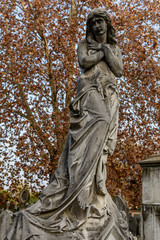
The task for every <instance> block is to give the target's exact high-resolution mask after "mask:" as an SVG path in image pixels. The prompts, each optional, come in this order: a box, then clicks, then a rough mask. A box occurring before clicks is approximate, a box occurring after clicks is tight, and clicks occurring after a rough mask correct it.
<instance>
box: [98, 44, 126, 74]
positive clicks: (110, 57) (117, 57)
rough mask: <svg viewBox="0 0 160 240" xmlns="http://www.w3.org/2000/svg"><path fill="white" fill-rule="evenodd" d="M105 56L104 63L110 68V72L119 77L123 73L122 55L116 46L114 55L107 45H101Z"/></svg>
mask: <svg viewBox="0 0 160 240" xmlns="http://www.w3.org/2000/svg"><path fill="white" fill-rule="evenodd" d="M102 49H103V52H104V55H105V61H106V63H107V64H108V66H109V67H110V69H111V71H112V72H113V73H114V75H115V76H116V77H121V76H122V73H123V63H122V54H121V51H120V49H119V47H118V46H116V49H115V50H116V51H115V53H114V52H113V51H112V48H111V47H110V45H109V44H104V45H102Z"/></svg>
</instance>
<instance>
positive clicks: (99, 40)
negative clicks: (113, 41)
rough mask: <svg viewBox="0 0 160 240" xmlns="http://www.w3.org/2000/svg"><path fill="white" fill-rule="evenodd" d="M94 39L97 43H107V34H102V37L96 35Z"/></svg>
mask: <svg viewBox="0 0 160 240" xmlns="http://www.w3.org/2000/svg"><path fill="white" fill-rule="evenodd" d="M95 39H96V41H97V42H98V43H106V42H107V34H106V33H104V34H103V35H96V36H95Z"/></svg>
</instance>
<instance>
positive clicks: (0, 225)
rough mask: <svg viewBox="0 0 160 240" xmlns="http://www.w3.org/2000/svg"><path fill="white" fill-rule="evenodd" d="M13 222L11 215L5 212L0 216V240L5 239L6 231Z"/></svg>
mask: <svg viewBox="0 0 160 240" xmlns="http://www.w3.org/2000/svg"><path fill="white" fill-rule="evenodd" d="M12 222H13V213H12V212H11V211H9V210H5V211H3V212H2V213H1V214H0V239H1V240H3V239H5V236H6V234H7V232H8V230H9V229H10V227H11V224H12Z"/></svg>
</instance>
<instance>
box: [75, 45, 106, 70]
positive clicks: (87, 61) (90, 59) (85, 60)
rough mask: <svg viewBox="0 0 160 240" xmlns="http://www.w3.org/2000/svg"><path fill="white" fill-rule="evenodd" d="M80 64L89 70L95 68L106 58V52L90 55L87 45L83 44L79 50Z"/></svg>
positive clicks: (79, 46)
mask: <svg viewBox="0 0 160 240" xmlns="http://www.w3.org/2000/svg"><path fill="white" fill-rule="evenodd" d="M77 54H78V62H79V65H80V67H81V68H83V69H88V68H91V67H93V66H95V65H96V64H97V63H98V62H100V61H101V60H102V58H103V57H104V52H103V51H102V50H100V51H97V52H95V53H93V54H92V55H88V49H87V43H85V42H81V43H80V44H79V45H78V49H77Z"/></svg>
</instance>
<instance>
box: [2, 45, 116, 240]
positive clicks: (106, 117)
mask: <svg viewBox="0 0 160 240" xmlns="http://www.w3.org/2000/svg"><path fill="white" fill-rule="evenodd" d="M111 48H112V51H113V53H114V54H115V55H116V56H118V53H119V50H118V49H119V48H118V46H117V45H114V46H111ZM83 51H84V52H86V54H88V56H89V55H92V54H94V53H95V52H96V50H89V51H88V50H87V43H86V42H85V41H83V42H81V43H80V44H79V47H78V56H79V55H80V54H81V52H83ZM118 105H119V98H118V87H117V83H116V79H115V76H114V74H113V73H112V71H111V70H110V68H109V66H108V65H107V63H106V61H105V57H104V58H103V59H102V60H101V61H100V62H99V63H97V64H96V65H95V66H93V67H91V68H89V69H81V74H80V77H79V80H78V87H77V95H76V97H75V98H74V100H73V101H72V102H71V104H70V129H69V133H68V137H67V140H66V143H65V146H64V149H63V152H62V154H61V157H60V159H59V163H58V168H57V170H56V171H55V173H54V175H53V177H52V181H51V183H50V184H49V185H48V186H47V187H46V188H45V189H44V190H43V192H42V194H41V197H40V199H39V200H38V202H37V203H35V204H33V205H32V206H31V207H29V208H27V209H26V210H24V211H20V212H18V213H17V214H16V215H15V217H14V222H13V225H12V228H11V229H10V231H9V233H8V235H7V238H6V239H7V240H22V239H23V240H29V239H36V240H37V239H39V240H40V239H43V240H45V239H46V240H50V239H60V238H58V237H57V238H56V236H58V235H56V234H59V233H62V234H63V232H65V231H71V230H72V231H73V230H74V229H78V228H79V227H80V226H82V225H83V224H84V223H85V222H86V221H87V220H88V219H90V218H98V219H100V218H101V217H102V216H104V214H105V213H104V211H105V209H106V208H105V204H106V202H105V196H106V194H107V190H106V187H105V181H106V162H107V156H108V155H111V154H112V153H113V151H114V149H115V145H116V138H117V125H118ZM66 239H67V238H66Z"/></svg>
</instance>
